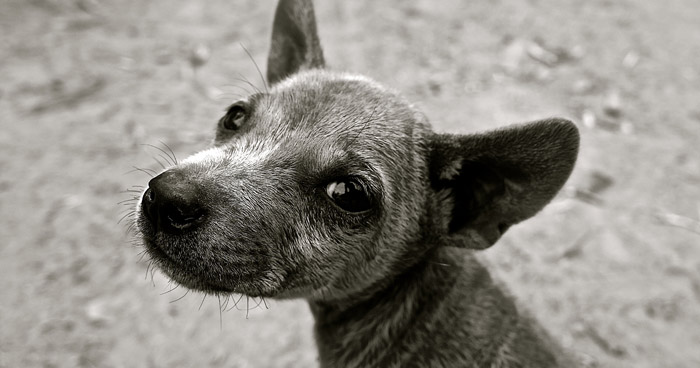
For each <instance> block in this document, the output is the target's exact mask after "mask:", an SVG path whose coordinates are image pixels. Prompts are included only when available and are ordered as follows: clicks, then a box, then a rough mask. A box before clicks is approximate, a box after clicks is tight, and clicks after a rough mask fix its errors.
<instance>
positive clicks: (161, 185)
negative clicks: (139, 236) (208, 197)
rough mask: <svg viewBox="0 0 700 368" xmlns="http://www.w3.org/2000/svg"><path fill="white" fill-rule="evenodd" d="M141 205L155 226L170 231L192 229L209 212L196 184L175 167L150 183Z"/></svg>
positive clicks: (172, 232)
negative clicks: (203, 203)
mask: <svg viewBox="0 0 700 368" xmlns="http://www.w3.org/2000/svg"><path fill="white" fill-rule="evenodd" d="M141 205H142V208H143V212H144V214H145V215H146V218H147V219H148V220H149V221H150V222H151V224H152V225H153V226H154V227H155V228H156V229H158V230H161V231H164V232H167V233H171V234H181V233H183V232H186V231H190V230H193V229H194V228H195V227H196V226H197V225H199V224H200V223H202V222H203V221H204V219H205V215H206V211H205V208H204V206H203V205H202V202H201V198H200V195H199V191H198V189H197V186H196V185H195V184H194V183H193V182H192V181H191V180H189V179H188V178H187V176H186V175H184V174H182V173H181V172H178V171H175V170H168V171H166V172H164V173H162V174H160V175H158V176H156V177H155V178H153V179H151V181H149V182H148V189H147V190H146V192H145V193H144V194H143V199H142V201H141Z"/></svg>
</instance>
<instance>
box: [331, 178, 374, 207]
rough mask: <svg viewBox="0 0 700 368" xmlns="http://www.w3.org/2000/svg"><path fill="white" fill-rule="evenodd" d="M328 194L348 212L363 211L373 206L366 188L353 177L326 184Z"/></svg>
mask: <svg viewBox="0 0 700 368" xmlns="http://www.w3.org/2000/svg"><path fill="white" fill-rule="evenodd" d="M326 194H328V197H330V198H331V199H332V200H333V202H335V204H337V205H338V207H340V208H342V209H344V210H345V211H348V212H363V211H366V210H368V209H370V207H371V206H372V203H371V201H370V199H369V197H368V196H367V192H365V189H364V188H363V187H362V185H361V184H360V183H358V182H357V181H355V180H352V179H345V180H339V181H334V182H331V183H330V184H328V186H326Z"/></svg>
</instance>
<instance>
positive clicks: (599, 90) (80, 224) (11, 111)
mask: <svg viewBox="0 0 700 368" xmlns="http://www.w3.org/2000/svg"><path fill="white" fill-rule="evenodd" d="M437 4H439V5H437ZM273 10H274V2H273V1H272V0H265V1H254V0H229V1H221V0H212V1H206V2H205V1H196V2H195V1H184V0H154V1H138V0H122V1H117V0H109V1H107V0H105V1H96V0H93V1H90V0H75V1H72V0H71V1H61V0H3V1H2V5H1V7H0V33H1V34H2V36H1V37H0V60H2V61H0V80H1V81H2V83H0V122H1V124H2V126H1V127H2V129H1V130H0V239H2V240H1V241H0V367H3V368H4V367H203V366H207V367H312V366H315V364H316V363H315V359H316V353H315V348H314V345H313V337H312V334H311V326H312V319H311V317H310V314H309V311H308V308H307V306H306V305H305V304H304V303H303V302H300V301H288V302H276V301H270V302H269V303H268V307H269V309H265V308H263V306H258V307H257V308H253V307H255V305H249V308H253V309H251V310H250V311H248V312H246V310H245V309H246V308H245V305H244V304H245V303H244V302H241V303H239V307H240V308H242V310H241V311H237V310H236V309H235V308H234V309H233V310H231V311H226V312H224V313H220V308H219V302H218V301H217V300H216V299H215V298H207V299H204V300H203V299H202V295H195V294H193V293H190V294H188V295H185V296H184V297H183V298H181V297H182V296H183V295H184V294H185V291H184V290H181V289H176V290H173V291H171V292H168V290H170V286H169V285H168V282H167V280H166V279H165V278H164V277H163V276H162V275H160V274H159V273H158V272H155V273H153V274H152V273H150V272H147V262H146V261H139V256H138V254H139V252H140V251H141V249H140V248H138V247H135V246H133V245H132V244H131V241H130V237H129V236H128V235H126V234H125V226H124V225H123V224H118V221H119V219H120V217H121V216H122V214H123V213H124V212H123V211H124V210H125V209H126V208H125V207H124V206H120V205H119V204H118V202H120V201H121V200H124V199H127V198H130V193H128V192H126V193H125V192H124V191H125V190H127V189H129V188H132V186H133V185H144V184H145V183H146V181H147V179H148V177H147V176H146V175H144V174H143V173H140V172H130V171H132V168H133V167H134V166H137V167H144V168H149V169H158V168H159V165H158V163H157V162H156V161H155V160H154V157H155V158H159V156H158V155H159V152H158V151H157V150H156V149H153V148H151V147H149V146H144V144H151V145H156V146H158V145H161V142H162V143H165V144H167V145H168V146H170V147H172V148H173V150H174V151H175V153H176V154H177V156H178V157H180V158H182V157H185V156H187V155H189V154H191V153H193V152H196V151H197V150H200V149H202V148H205V147H206V146H207V145H208V143H209V142H210V139H211V138H212V135H213V127H214V124H215V121H216V120H217V119H218V118H219V117H220V116H221V114H222V109H223V108H224V107H225V106H226V105H227V104H228V103H230V102H231V101H232V100H234V99H236V98H237V97H238V96H240V95H244V94H247V93H248V91H250V90H252V87H251V86H250V85H249V84H248V82H246V81H250V83H252V84H254V85H256V86H258V87H260V86H261V82H260V79H259V78H258V75H257V73H256V70H255V66H254V64H253V62H252V60H251V58H249V57H248V56H247V55H246V52H245V51H244V50H243V48H242V47H241V44H243V45H245V47H246V48H247V49H248V50H250V53H251V54H252V59H253V60H255V61H257V62H258V63H259V64H260V65H261V67H263V68H264V65H265V60H266V53H267V48H268V45H269V41H268V38H269V33H270V24H271V20H272V14H273ZM317 16H318V18H319V27H320V28H319V29H320V33H321V39H322V42H323V44H324V47H325V53H326V59H327V60H328V61H329V62H330V64H331V65H332V67H333V68H336V69H346V70H352V71H356V72H361V73H365V74H368V75H370V76H372V77H374V78H375V79H377V80H379V81H381V82H383V83H386V84H388V85H391V86H394V87H396V88H397V89H398V90H400V91H402V92H404V93H405V94H406V95H407V96H408V98H409V99H411V100H413V101H415V102H416V103H417V104H418V105H419V106H421V107H422V109H423V110H424V111H425V112H426V114H427V115H428V116H429V117H430V119H431V121H432V122H433V124H434V126H435V128H436V130H439V131H444V132H454V133H459V132H468V131H472V130H475V129H477V130H478V129H486V128H489V127H494V126H498V125H504V124H507V123H513V122H520V121H527V120H532V119H536V118H542V117H547V116H553V115H558V116H565V117H569V118H571V119H572V120H574V121H575V122H576V123H577V124H578V125H579V127H580V129H581V131H582V148H581V155H580V159H579V163H578V165H577V168H576V170H575V172H574V174H573V176H572V178H571V180H570V181H569V184H568V185H567V188H566V189H565V190H564V191H563V192H562V194H561V195H560V196H559V197H557V199H556V200H555V201H554V202H553V203H552V204H551V205H550V206H549V207H548V208H546V209H545V210H544V211H543V212H542V213H541V214H540V215H539V216H538V217H536V218H535V219H532V220H529V221H527V222H526V223H523V224H521V225H519V226H516V227H514V228H513V229H512V230H510V231H509V232H508V234H506V236H505V237H504V238H503V239H502V241H501V242H500V243H499V244H498V245H497V246H495V247H494V248H492V249H490V250H488V251H486V252H485V258H487V259H488V261H489V262H490V263H492V265H493V269H494V273H495V274H497V276H498V277H499V278H500V279H501V280H503V282H504V283H505V284H507V285H508V287H509V288H510V290H512V292H513V294H514V295H515V296H516V297H517V298H518V299H519V300H520V302H521V304H522V305H523V306H526V307H527V308H528V309H529V310H530V311H531V312H532V313H533V314H535V315H536V316H537V317H538V318H539V319H540V320H541V321H542V322H543V324H545V325H546V326H547V327H548V328H549V329H550V330H551V331H552V333H553V334H554V335H555V336H556V337H557V338H558V339H560V340H561V341H563V343H564V344H565V345H567V346H568V347H569V348H570V349H572V350H573V351H575V352H577V354H579V355H580V356H582V357H585V359H587V361H588V362H589V364H590V366H600V367H641V368H644V367H699V366H700V348H699V347H700V225H699V222H698V217H700V189H699V184H700V148H699V147H700V104H699V103H698V102H699V101H700V89H699V88H698V86H700V67H699V66H698V60H700V6H698V4H697V1H696V0H668V1H642V0H639V1H635V0H619V1H611V0H592V1H556V0H530V1H520V0H500V1H470V2H466V1H461V0H442V1H440V2H434V1H428V0H422V1H412V2H406V1H398V0H393V1H382V2H378V1H370V0H362V1H352V2H350V1H320V0H319V1H317ZM193 55H196V56H195V57H193ZM180 298H181V299H180ZM176 299H179V300H177V301H175V300H176ZM243 300H244V299H243ZM200 305H201V307H200Z"/></svg>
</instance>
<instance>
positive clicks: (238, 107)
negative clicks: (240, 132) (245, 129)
mask: <svg viewBox="0 0 700 368" xmlns="http://www.w3.org/2000/svg"><path fill="white" fill-rule="evenodd" d="M247 118H248V111H247V109H246V107H245V106H244V105H243V104H240V103H237V104H234V105H232V106H231V107H229V108H228V111H227V112H226V115H224V117H223V118H221V125H222V126H223V127H224V128H225V129H228V130H236V129H239V128H240V127H241V125H243V123H245V121H246V119H247Z"/></svg>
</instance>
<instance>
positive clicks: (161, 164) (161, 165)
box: [151, 156, 168, 170]
mask: <svg viewBox="0 0 700 368" xmlns="http://www.w3.org/2000/svg"><path fill="white" fill-rule="evenodd" d="M151 158H152V159H153V160H155V161H156V162H157V163H158V165H160V167H162V168H163V170H167V169H168V166H166V165H165V164H164V163H163V162H161V161H160V160H159V159H158V157H156V156H151Z"/></svg>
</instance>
